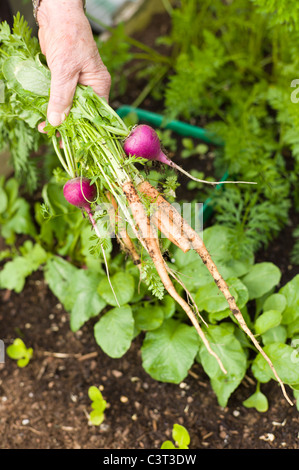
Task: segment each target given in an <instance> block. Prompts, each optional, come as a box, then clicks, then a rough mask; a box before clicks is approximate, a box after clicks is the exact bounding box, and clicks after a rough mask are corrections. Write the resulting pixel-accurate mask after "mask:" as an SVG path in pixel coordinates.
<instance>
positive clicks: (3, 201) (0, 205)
mask: <svg viewBox="0 0 299 470" xmlns="http://www.w3.org/2000/svg"><path fill="white" fill-rule="evenodd" d="M7 204H8V198H7V194H6V192H5V191H4V189H3V188H1V187H0V214H3V213H4V212H5V211H6V209H7Z"/></svg>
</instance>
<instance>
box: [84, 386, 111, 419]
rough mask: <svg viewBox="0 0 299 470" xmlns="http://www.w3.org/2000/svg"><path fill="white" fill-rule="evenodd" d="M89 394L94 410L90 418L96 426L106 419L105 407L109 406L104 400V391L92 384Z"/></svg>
mask: <svg viewBox="0 0 299 470" xmlns="http://www.w3.org/2000/svg"><path fill="white" fill-rule="evenodd" d="M88 396H89V398H90V400H91V401H92V403H91V407H92V412H91V413H90V415H89V419H90V422H91V424H93V425H94V426H100V424H102V422H103V421H104V419H105V414H104V412H105V409H106V407H107V402H106V400H104V398H103V395H102V393H101V392H100V390H99V389H98V388H97V387H95V386H94V385H92V386H91V387H89V389H88Z"/></svg>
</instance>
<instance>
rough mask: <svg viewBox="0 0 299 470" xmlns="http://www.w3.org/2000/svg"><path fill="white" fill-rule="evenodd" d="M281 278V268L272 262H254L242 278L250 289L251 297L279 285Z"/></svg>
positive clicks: (259, 295)
mask: <svg viewBox="0 0 299 470" xmlns="http://www.w3.org/2000/svg"><path fill="white" fill-rule="evenodd" d="M280 278H281V272H280V269H279V268H278V267H277V266H275V264H273V263H270V262H264V263H257V264H254V265H253V266H252V267H251V268H250V270H249V272H248V273H247V274H246V275H245V276H244V277H243V278H242V282H243V284H245V286H246V287H247V289H248V293H249V299H250V300H251V299H256V298H258V297H261V296H262V295H264V294H266V293H267V292H269V291H270V290H271V289H272V288H273V287H275V286H277V284H278V283H279V281H280Z"/></svg>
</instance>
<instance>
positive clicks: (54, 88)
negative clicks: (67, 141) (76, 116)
mask: <svg viewBox="0 0 299 470" xmlns="http://www.w3.org/2000/svg"><path fill="white" fill-rule="evenodd" d="M77 83H78V75H74V76H70V75H69V76H68V77H67V78H65V75H64V76H63V75H61V74H59V73H56V72H55V71H52V78H51V90H50V99H49V104H48V110H47V117H48V121H49V123H50V124H52V126H55V127H57V126H59V125H60V124H61V123H62V122H63V121H64V119H65V118H66V116H67V115H68V114H69V112H70V109H71V107H72V103H73V98H74V94H75V90H76V86H77Z"/></svg>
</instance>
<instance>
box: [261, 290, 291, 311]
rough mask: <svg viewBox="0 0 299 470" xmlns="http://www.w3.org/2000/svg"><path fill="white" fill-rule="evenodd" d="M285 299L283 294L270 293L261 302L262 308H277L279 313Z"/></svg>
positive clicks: (284, 305) (284, 303)
mask: <svg viewBox="0 0 299 470" xmlns="http://www.w3.org/2000/svg"><path fill="white" fill-rule="evenodd" d="M286 305H287V301H286V298H285V296H284V295H282V294H272V295H270V296H269V297H267V299H266V300H265V302H264V304H263V310H264V312H266V311H267V310H278V311H279V312H280V313H282V312H283V311H284V309H285V308H286Z"/></svg>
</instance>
